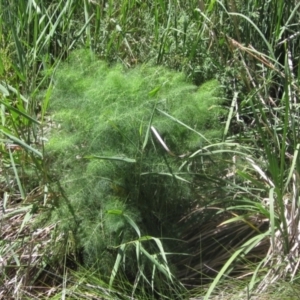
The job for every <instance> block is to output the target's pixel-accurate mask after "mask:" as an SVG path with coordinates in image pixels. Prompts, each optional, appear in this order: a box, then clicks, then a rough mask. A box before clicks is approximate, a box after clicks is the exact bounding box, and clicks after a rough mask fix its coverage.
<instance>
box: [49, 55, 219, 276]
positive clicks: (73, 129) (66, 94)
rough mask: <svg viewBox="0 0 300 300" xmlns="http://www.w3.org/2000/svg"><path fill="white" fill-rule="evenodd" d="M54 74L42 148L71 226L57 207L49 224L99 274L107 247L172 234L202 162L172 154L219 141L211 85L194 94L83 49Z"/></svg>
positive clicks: (178, 80) (177, 76)
mask: <svg viewBox="0 0 300 300" xmlns="http://www.w3.org/2000/svg"><path fill="white" fill-rule="evenodd" d="M55 78H56V79H55V88H54V91H53V95H52V100H51V101H52V102H51V111H52V113H53V115H54V120H55V122H56V124H57V125H59V126H58V129H57V130H55V131H54V132H52V134H51V139H50V141H49V143H48V146H47V150H48V151H47V152H48V155H49V157H50V159H51V161H52V166H53V167H55V169H56V173H57V174H58V176H59V179H60V182H61V184H62V187H63V189H64V190H65V192H66V195H67V197H68V199H69V201H70V204H71V206H72V208H73V211H74V214H75V216H76V219H77V220H76V222H75V221H74V222H72V218H73V217H72V215H71V214H70V209H69V208H70V207H69V206H67V205H63V204H60V205H59V206H58V208H57V209H56V211H55V213H54V218H57V220H59V222H60V228H61V229H62V230H64V231H70V230H71V231H73V232H74V233H75V238H76V240H77V250H80V251H81V252H82V253H83V260H84V264H85V265H88V266H93V267H96V268H97V269H98V270H100V271H101V273H102V274H105V275H107V276H109V275H110V272H111V268H112V265H113V263H114V260H115V258H116V253H117V247H118V246H119V245H121V244H124V243H128V242H129V241H131V240H134V239H136V237H137V228H138V230H141V232H142V235H147V236H153V237H159V238H160V237H173V238H176V237H179V236H180V226H179V225H178V224H177V222H178V220H179V218H180V217H181V216H182V214H184V212H186V211H188V209H189V207H190V205H191V201H192V200H193V194H192V191H191V186H192V182H193V177H192V173H191V171H192V169H193V168H194V171H195V168H199V170H200V169H201V168H202V167H201V166H202V165H203V163H204V162H203V161H200V160H199V164H198V165H197V166H188V164H187V163H185V164H183V161H182V160H183V158H182V157H180V156H185V155H187V154H188V153H189V152H190V151H192V150H194V149H195V148H199V147H200V146H201V145H205V144H208V143H209V141H210V140H215V139H221V137H222V131H221V129H222V126H221V122H220V118H221V117H222V115H224V114H225V110H224V109H221V108H220V104H221V103H222V102H223V101H224V100H223V99H222V97H221V87H220V85H219V83H218V82H217V81H215V80H213V81H209V82H207V83H205V84H204V85H202V86H201V87H200V88H197V87H196V86H194V85H192V84H190V83H188V82H186V80H185V77H184V76H183V74H181V73H177V72H172V71H169V70H167V69H165V68H162V67H150V66H146V65H143V66H139V67H137V68H135V69H134V70H124V69H123V68H122V67H121V66H119V65H115V66H113V67H109V66H108V65H107V64H106V63H104V62H102V61H98V60H96V59H95V58H94V57H93V56H92V55H91V54H90V52H88V53H87V52H85V51H81V52H75V53H74V54H73V55H72V56H71V57H70V59H69V61H68V63H65V64H64V65H62V66H61V67H60V68H59V70H58V72H57V74H56V77H55ZM182 164H183V165H185V166H186V167H185V166H183V167H182V168H181V169H180V166H181V165H182ZM199 170H198V171H199ZM112 211H118V212H121V213H118V214H114V213H107V212H112ZM55 216H56V217H55ZM124 216H126V217H125V218H124ZM128 220H130V221H128ZM145 244H147V249H152V250H149V251H150V252H151V251H152V253H153V251H154V253H157V251H159V252H160V250H161V249H158V248H159V247H158V244H157V242H155V243H151V242H149V241H148V242H146V243H145ZM172 244H178V242H175V241H170V242H168V243H164V245H165V246H166V247H167V249H172ZM126 249H128V247H127V248H126ZM134 257H135V253H134V251H133V253H132V256H131V259H130V258H129V260H128V263H126V264H125V265H127V264H128V266H127V269H126V270H127V271H126V274H127V275H128V274H129V276H132V275H133V274H135V273H136V272H137V270H136V269H135V268H134V267H133V266H134V264H132V263H129V262H130V261H131V260H132V259H133V258H134ZM129 265H130V267H129ZM130 269H131V270H130ZM130 274H131V275H130Z"/></svg>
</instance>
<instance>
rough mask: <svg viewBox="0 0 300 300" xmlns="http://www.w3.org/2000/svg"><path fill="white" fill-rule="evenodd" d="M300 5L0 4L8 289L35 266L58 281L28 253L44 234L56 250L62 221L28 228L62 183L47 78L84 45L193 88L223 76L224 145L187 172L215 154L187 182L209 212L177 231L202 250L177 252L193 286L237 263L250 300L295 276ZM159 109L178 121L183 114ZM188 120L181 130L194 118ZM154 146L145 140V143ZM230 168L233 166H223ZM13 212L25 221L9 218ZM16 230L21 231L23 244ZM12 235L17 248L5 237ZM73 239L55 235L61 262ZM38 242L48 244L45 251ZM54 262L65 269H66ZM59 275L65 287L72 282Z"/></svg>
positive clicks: (200, 152)
mask: <svg viewBox="0 0 300 300" xmlns="http://www.w3.org/2000/svg"><path fill="white" fill-rule="evenodd" d="M299 5H300V4H299V3H298V1H283V0H281V1H261V0H260V1H248V2H245V1H237V0H230V1H220V0H219V1H218V0H217V1H214V0H207V1H189V2H188V3H187V2H186V1H173V0H170V1H159V0H156V1H142V2H141V1H88V0H84V1H76V0H68V1H59V0H58V1H54V2H53V1H52V2H49V1H45V0H35V1H33V0H32V1H31V0H30V1H9V0H1V2H0V14H1V18H0V38H1V46H0V53H1V56H0V91H1V95H0V102H1V128H0V129H1V137H0V138H1V166H0V168H1V183H0V186H1V190H2V191H3V192H2V194H1V197H2V200H1V202H2V206H3V213H2V215H1V233H2V235H3V236H4V239H2V240H1V249H0V253H1V256H2V257H4V260H3V259H2V261H4V262H6V263H5V264H4V265H5V266H4V267H5V268H4V271H5V272H4V273H3V274H4V275H3V276H2V278H1V280H2V281H3V282H4V284H3V286H5V287H6V288H7V290H6V293H7V295H9V293H11V291H12V290H13V291H14V293H15V294H16V293H19V295H20V297H22V295H25V294H26V293H27V292H28V289H26V287H27V286H30V285H31V284H34V282H35V279H37V277H38V276H37V277H36V278H35V279H34V280H32V281H31V280H30V278H31V277H30V274H31V272H34V271H35V270H36V269H35V268H40V269H39V270H41V272H37V273H36V274H39V275H40V274H43V275H41V277H40V278H39V280H40V282H44V284H45V283H46V284H47V283H50V282H51V283H50V284H52V283H53V281H52V278H51V276H45V273H43V272H42V271H43V270H44V267H43V266H45V265H47V266H50V265H51V264H50V262H49V261H48V260H46V259H45V256H44V257H43V255H42V253H43V251H41V252H39V253H40V254H38V255H37V256H34V255H33V254H35V253H36V252H35V251H36V250H35V249H36V248H35V247H37V248H38V245H42V244H43V242H42V240H43V238H44V239H45V238H46V237H48V239H47V240H48V245H49V246H50V245H51V239H50V238H49V233H48V229H49V230H50V229H51V230H52V229H53V228H54V227H52V226H50V227H47V226H46V227H43V229H42V230H41V231H38V235H36V234H35V233H32V235H30V234H29V233H28V231H30V229H29V228H32V227H31V222H33V220H34V219H35V218H36V216H37V212H38V213H39V214H40V212H41V211H45V210H50V209H53V208H54V207H59V206H60V203H59V201H58V199H59V197H61V196H62V195H64V191H63V190H62V189H61V188H60V187H59V186H60V185H59V183H57V186H58V188H55V189H54V188H53V186H54V185H53V184H52V183H53V181H55V178H53V177H51V173H50V172H49V169H50V168H51V164H52V162H51V161H48V160H47V158H46V156H45V150H44V140H45V139H43V138H41V136H42V135H44V133H45V135H46V136H49V135H50V132H51V126H52V125H51V123H50V121H49V117H48V115H47V108H48V104H49V99H50V96H51V91H52V87H53V83H54V82H53V80H52V74H53V72H54V71H55V70H56V68H57V67H58V66H59V64H60V63H61V61H64V60H66V59H67V58H68V57H69V54H70V52H71V51H72V50H74V49H75V48H80V47H84V48H88V49H90V50H91V51H93V52H94V53H96V55H97V56H98V57H100V58H102V59H104V60H106V61H107V62H108V63H113V62H116V61H118V62H121V63H122V64H123V65H124V66H125V67H127V68H133V67H134V66H136V65H137V64H142V63H144V62H151V63H152V64H159V65H164V66H166V67H168V68H171V69H176V70H183V71H184V72H185V73H186V75H187V77H188V78H190V79H192V81H194V82H195V83H197V84H202V83H203V82H204V81H206V80H208V79H212V78H216V77H217V79H218V80H219V81H220V82H221V83H222V84H223V85H224V87H225V89H226V95H227V97H228V109H229V112H230V113H229V114H228V118H227V120H224V117H223V119H222V122H224V128H225V129H224V134H223V143H221V144H218V145H202V146H201V148H200V149H195V150H194V151H193V152H192V153H189V154H188V156H187V157H184V159H185V160H184V161H183V162H182V164H183V166H182V168H184V167H189V168H190V167H191V166H192V167H195V166H196V167H198V166H199V161H201V162H203V161H205V159H206V158H207V157H208V160H210V162H209V164H203V165H202V164H200V166H201V168H195V169H193V171H195V173H196V175H195V178H196V179H195V180H194V182H193V186H194V195H195V199H197V200H201V201H202V200H203V199H204V198H205V199H206V200H207V199H209V200H210V201H211V205H205V207H202V206H201V205H200V206H199V204H198V206H197V205H195V207H193V208H192V209H191V213H190V214H188V215H187V216H186V217H185V218H183V221H182V222H183V223H181V224H182V226H183V227H184V229H186V233H183V235H182V237H181V238H184V239H185V240H186V245H187V246H186V247H187V248H188V249H190V250H191V251H192V252H193V253H194V257H193V258H189V259H182V260H181V259H180V264H182V265H184V264H185V265H187V269H188V270H189V271H187V269H186V267H183V270H182V274H184V276H183V278H182V279H183V281H184V280H185V279H187V278H192V277H193V276H194V278H197V280H196V285H199V284H201V283H205V282H207V280H206V278H207V277H210V280H212V284H211V285H210V286H209V287H208V290H207V294H206V298H207V299H208V298H209V297H210V295H213V294H214V293H215V292H216V291H217V287H218V284H223V283H222V282H223V281H222V280H223V279H224V278H225V279H226V278H228V276H233V275H236V276H238V274H239V272H238V270H240V271H241V270H242V273H243V274H249V275H251V276H250V277H249V279H244V280H246V282H248V292H247V293H248V295H249V297H250V295H251V293H254V292H255V293H257V292H262V291H264V290H266V289H267V288H268V287H269V286H270V285H272V284H273V283H274V282H275V281H276V280H278V279H279V278H282V279H285V280H289V281H291V282H292V283H293V282H295V281H296V280H297V278H298V277H297V274H298V240H297V236H298V235H299V233H298V227H299V215H298V200H299V199H298V198H299V195H298V190H299V129H298V125H297V124H298V121H299V120H298V119H299V116H298V110H299V109H298V108H299V107H298V101H299V99H298V98H299V64H298V61H299V57H298V53H299V24H298V23H299V22H298V19H299ZM42 89H44V90H47V91H48V92H47V93H45V95H46V96H40V95H41V93H40V91H41V90H42ZM152 92H153V94H155V93H156V91H155V90H153V91H152ZM156 112H157V113H158V112H159V110H157V111H155V113H156ZM160 113H164V116H165V117H166V119H168V118H169V121H172V122H177V124H179V123H178V121H180V118H178V117H177V118H174V117H173V116H172V114H170V113H169V112H165V111H162V112H161V111H160ZM182 123H183V124H181V125H180V126H183V127H184V128H185V130H186V129H187V128H188V127H187V124H186V123H184V122H182ZM148 124H149V123H148ZM150 124H151V121H150ZM178 126H179V125H178ZM180 126H179V127H180ZM148 129H149V130H148V135H147V136H151V135H153V136H154V138H155V131H154V132H153V130H151V126H149V128H148ZM191 129H193V130H195V128H191ZM189 130H190V129H189ZM196 131H197V132H198V134H199V135H201V134H202V131H199V130H196ZM156 132H157V134H156V136H157V135H158V137H159V131H156ZM161 140H162V142H160V140H159V138H156V142H158V145H157V147H161V148H164V149H165V147H164V146H168V143H166V144H164V143H165V142H164V141H163V139H161ZM146 141H148V139H146V138H145V140H144V141H143V142H144V143H143V144H142V145H145V147H146V146H147V142H146ZM170 148H171V147H170ZM171 150H173V149H171ZM179 150H181V149H179ZM168 153H169V152H167V154H168ZM178 153H180V151H179V152H178ZM183 153H184V152H183ZM220 153H222V155H220ZM180 154H181V153H180ZM184 154H186V153H184ZM220 156H221V157H222V159H223V161H222V163H220V161H219V159H220ZM214 163H215V164H217V165H219V167H220V172H219V174H215V176H212V174H209V173H207V169H206V168H209V167H210V166H211V165H213V164H214ZM223 163H226V164H227V169H225V168H224V169H221V166H222V165H223ZM189 170H190V171H191V170H192V169H191V168H190V169H189ZM173 175H174V174H173ZM177 175H178V176H179V174H177ZM144 176H148V175H144ZM180 176H182V174H180ZM207 179H209V180H207ZM208 182H209V183H208ZM57 196H59V197H57ZM220 199H221V200H220ZM65 201H66V200H65ZM201 201H200V202H201ZM196 202H197V201H196ZM65 203H68V202H65ZM205 203H206V204H207V202H205ZM69 208H70V209H71V207H70V206H69ZM199 220H202V221H203V220H204V221H205V222H206V226H202V227H201V228H203V230H204V229H205V230H204V231H203V230H201V228H200V229H199ZM8 221H9V222H11V224H16V225H15V226H16V227H17V228H18V229H17V230H15V231H14V230H13V227H12V226H10V227H9V226H7V225H6V224H9V223H8ZM14 222H15V223H14ZM26 230H28V231H26ZM49 232H50V231H49ZM51 232H53V231H51ZM13 233H14V234H13ZM230 233H231V234H230ZM21 234H25V235H26V239H25V240H26V241H25V242H22V243H21V240H22V239H23V237H22V236H21ZM10 236H12V237H13V239H14V242H13V243H10V242H8V241H9V239H8V237H10ZM234 236H235V237H234ZM200 237H201V238H200ZM72 240H73V239H72V235H71V234H70V235H66V236H64V237H63V236H61V235H59V234H57V235H56V236H55V234H53V236H52V242H54V241H57V242H58V244H59V245H60V246H61V248H60V249H64V250H63V251H62V252H64V255H63V258H62V259H60V260H58V261H59V262H60V263H59V264H60V265H64V264H65V263H66V262H67V259H66V257H67V255H66V253H67V251H66V249H69V250H70V252H72V253H73V254H74V249H75V246H74V245H73V243H72ZM59 241H60V242H59ZM63 241H64V242H65V244H64V243H63ZM20 249H21V250H20ZM30 249H31V250H30ZM43 249H44V251H45V253H49V252H48V251H49V250H48V248H47V247H45V248H43ZM50 249H51V247H50ZM50 253H52V252H50ZM209 253H213V254H212V255H209ZM26 255H27V256H26ZM28 255H29V256H28ZM50 256H51V255H50ZM75 256H76V255H75ZM33 257H36V259H33ZM178 261H179V260H178ZM25 265H26V268H25V267H24V266H25ZM65 266H66V265H65ZM253 266H254V267H253ZM16 270H19V272H15V271H16ZM191 270H192V272H191ZM265 270H267V271H265ZM52 271H57V272H58V273H59V268H58V269H56V270H51V272H52ZM178 272H179V274H180V270H178ZM217 273H218V275H217V276H216V274H217ZM64 274H67V273H64ZM13 276H15V282H17V283H18V284H17V285H15V287H14V288H12V287H11V285H9V282H12V280H11V278H12V277H13ZM87 277H89V276H87ZM87 277H86V278H87ZM41 278H42V279H41ZM57 278H59V277H57ZM89 278H90V277H89ZM244 278H248V277H244ZM64 280H65V281H64V284H66V277H65V279H64ZM93 280H94V279H93ZM58 281H60V279H58ZM188 281H189V280H188ZM123 283H124V282H123ZM70 284H71V282H70ZM121 284H122V283H120V285H121ZM193 284H194V283H193ZM53 285H54V283H53ZM65 287H66V286H65ZM103 287H104V284H103ZM86 289H87V285H85V286H84V290H85V291H86ZM65 291H66V290H65ZM102 291H103V294H102V296H103V297H104V295H106V296H107V294H106V292H107V286H106V287H104V289H103V290H102ZM111 291H112V290H111ZM114 295H118V294H117V292H116V294H114ZM144 296H145V297H146V295H145V294H144ZM27 297H29V298H30V297H32V295H29V294H27ZM107 297H108V296H107ZM116 297H117V296H116Z"/></svg>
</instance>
